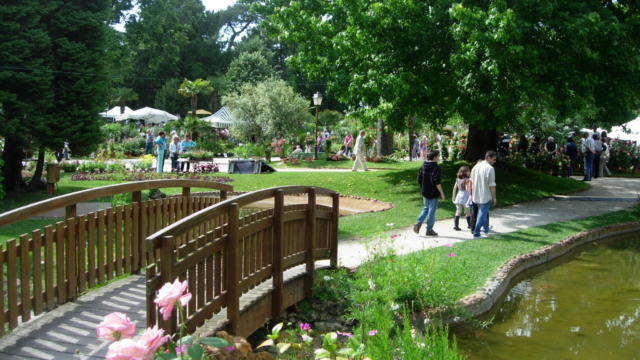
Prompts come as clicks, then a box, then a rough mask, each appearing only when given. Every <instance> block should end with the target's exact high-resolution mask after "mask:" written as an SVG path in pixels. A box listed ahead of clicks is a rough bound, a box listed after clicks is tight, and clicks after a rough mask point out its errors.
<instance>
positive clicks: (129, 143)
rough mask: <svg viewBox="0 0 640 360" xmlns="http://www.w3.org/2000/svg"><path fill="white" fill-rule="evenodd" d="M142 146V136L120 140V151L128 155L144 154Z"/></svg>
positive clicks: (143, 141) (143, 142)
mask: <svg viewBox="0 0 640 360" xmlns="http://www.w3.org/2000/svg"><path fill="white" fill-rule="evenodd" d="M144 146H145V140H144V138H142V137H137V138H130V139H126V140H125V141H123V142H122V151H123V152H124V154H125V155H128V156H140V155H143V154H144Z"/></svg>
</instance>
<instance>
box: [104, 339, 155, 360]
mask: <svg viewBox="0 0 640 360" xmlns="http://www.w3.org/2000/svg"><path fill="white" fill-rule="evenodd" d="M146 355H147V349H145V347H144V346H142V344H139V343H137V342H135V341H133V340H131V339H124V340H120V341H116V342H114V343H112V344H111V345H109V350H107V356H106V357H105V359H106V360H145V359H146V358H145V356H146Z"/></svg>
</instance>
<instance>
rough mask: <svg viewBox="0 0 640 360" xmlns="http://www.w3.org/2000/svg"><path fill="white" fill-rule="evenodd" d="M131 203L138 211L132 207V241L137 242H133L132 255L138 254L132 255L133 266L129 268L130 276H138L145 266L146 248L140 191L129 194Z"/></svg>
mask: <svg viewBox="0 0 640 360" xmlns="http://www.w3.org/2000/svg"><path fill="white" fill-rule="evenodd" d="M131 203H133V204H138V211H135V207H134V211H133V229H134V230H133V231H134V234H133V236H134V239H135V240H137V241H134V244H133V247H134V248H135V250H133V251H134V254H138V255H137V256H135V255H134V257H133V258H134V261H133V266H132V267H131V273H132V274H139V273H140V269H141V268H143V267H144V265H145V259H146V258H147V257H146V256H145V254H146V253H147V252H146V247H145V243H144V242H145V239H144V238H145V236H144V225H143V221H142V219H143V217H144V214H143V212H142V191H134V192H132V193H131Z"/></svg>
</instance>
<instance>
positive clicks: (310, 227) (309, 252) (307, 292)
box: [303, 188, 316, 297]
mask: <svg viewBox="0 0 640 360" xmlns="http://www.w3.org/2000/svg"><path fill="white" fill-rule="evenodd" d="M307 208H308V210H307V211H308V215H307V219H306V221H305V225H306V226H305V227H306V229H305V230H306V231H305V234H304V237H303V239H305V250H306V256H305V263H306V266H305V268H306V273H307V274H306V275H305V278H304V296H305V297H310V296H311V290H312V289H313V281H314V273H315V258H314V253H313V249H314V246H315V244H316V190H315V189H314V188H310V189H309V197H308V201H307Z"/></svg>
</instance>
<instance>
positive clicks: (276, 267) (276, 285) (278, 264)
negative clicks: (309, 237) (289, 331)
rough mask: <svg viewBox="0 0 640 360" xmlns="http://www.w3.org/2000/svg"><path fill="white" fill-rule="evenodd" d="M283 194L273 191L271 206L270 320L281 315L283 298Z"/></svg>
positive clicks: (280, 191)
mask: <svg viewBox="0 0 640 360" xmlns="http://www.w3.org/2000/svg"><path fill="white" fill-rule="evenodd" d="M283 214H284V192H283V191H282V190H281V189H278V190H276V191H275V199H274V206H273V264H272V270H271V272H272V274H273V275H272V276H273V293H272V299H271V302H272V310H271V318H272V319H277V318H278V317H279V316H280V314H281V313H282V296H283V290H282V287H283V283H284V279H283V271H282V239H283V235H284V232H283V227H284V219H283Z"/></svg>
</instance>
